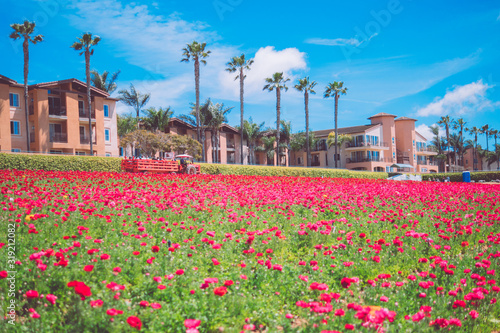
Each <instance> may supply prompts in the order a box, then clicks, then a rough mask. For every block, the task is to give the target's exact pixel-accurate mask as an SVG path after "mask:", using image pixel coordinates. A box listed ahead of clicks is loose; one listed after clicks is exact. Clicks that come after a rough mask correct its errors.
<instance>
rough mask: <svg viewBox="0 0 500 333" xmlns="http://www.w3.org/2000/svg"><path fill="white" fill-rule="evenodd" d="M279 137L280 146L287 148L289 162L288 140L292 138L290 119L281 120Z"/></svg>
mask: <svg viewBox="0 0 500 333" xmlns="http://www.w3.org/2000/svg"><path fill="white" fill-rule="evenodd" d="M280 131H281V133H280V137H281V141H283V142H282V147H283V148H286V149H287V157H286V158H287V161H288V163H289V164H290V140H291V138H292V123H291V122H290V121H285V120H282V121H281V129H280Z"/></svg>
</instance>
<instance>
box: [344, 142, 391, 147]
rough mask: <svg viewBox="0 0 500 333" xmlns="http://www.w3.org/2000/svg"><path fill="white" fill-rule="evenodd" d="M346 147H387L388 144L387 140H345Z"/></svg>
mask: <svg viewBox="0 0 500 333" xmlns="http://www.w3.org/2000/svg"><path fill="white" fill-rule="evenodd" d="M345 147H346V148H389V144H388V143H387V142H376V143H372V142H364V141H361V142H359V141H358V142H347V143H346V144H345Z"/></svg>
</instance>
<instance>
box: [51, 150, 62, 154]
mask: <svg viewBox="0 0 500 333" xmlns="http://www.w3.org/2000/svg"><path fill="white" fill-rule="evenodd" d="M50 153H51V154H62V150H51V151H50Z"/></svg>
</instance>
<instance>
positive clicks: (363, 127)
mask: <svg viewBox="0 0 500 333" xmlns="http://www.w3.org/2000/svg"><path fill="white" fill-rule="evenodd" d="M377 126H380V124H373V125H361V126H352V127H340V128H337V131H338V134H355V133H362V132H365V131H367V130H369V129H371V128H373V127H377ZM334 131H335V130H334V129H326V130H320V131H313V132H314V135H315V136H316V137H317V138H320V137H327V136H328V134H330V132H334Z"/></svg>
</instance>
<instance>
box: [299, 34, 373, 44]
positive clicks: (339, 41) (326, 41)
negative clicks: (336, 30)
mask: <svg viewBox="0 0 500 333" xmlns="http://www.w3.org/2000/svg"><path fill="white" fill-rule="evenodd" d="M376 36H378V34H377V33H374V34H373V35H371V36H370V37H369V38H368V39H359V38H358V36H356V37H353V38H334V39H328V38H309V39H306V40H305V41H304V43H307V44H314V45H324V46H347V45H350V46H354V47H357V46H360V45H361V44H363V43H365V42H368V41H370V40H371V39H372V38H373V37H376Z"/></svg>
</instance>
